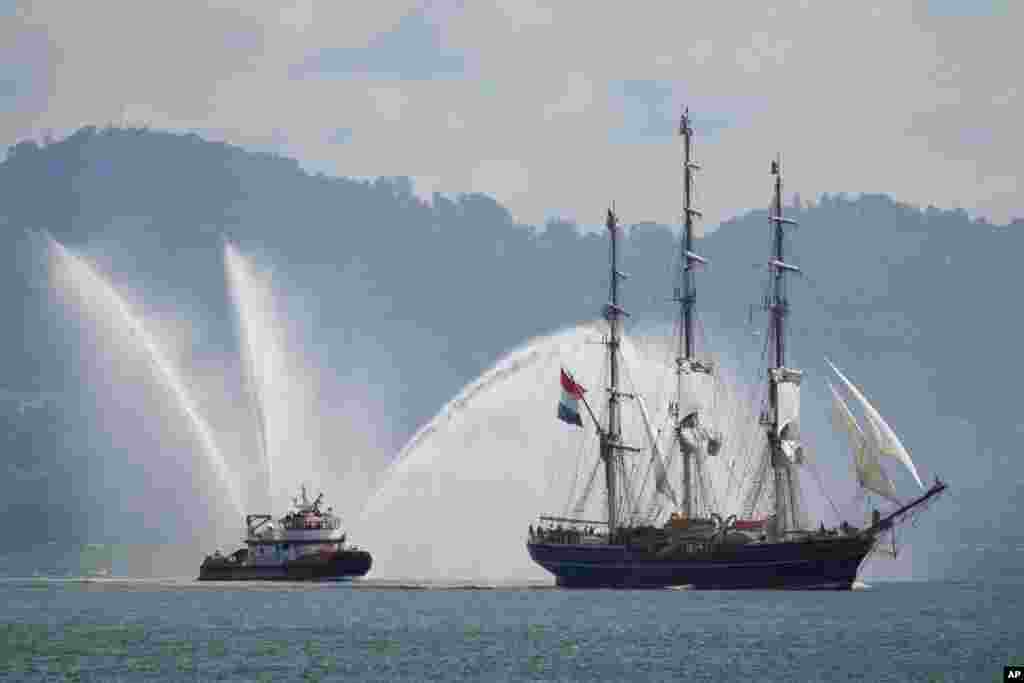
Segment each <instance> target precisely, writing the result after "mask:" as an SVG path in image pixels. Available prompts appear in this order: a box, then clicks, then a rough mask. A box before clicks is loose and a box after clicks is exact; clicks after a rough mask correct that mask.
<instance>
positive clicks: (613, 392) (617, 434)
mask: <svg viewBox="0 0 1024 683" xmlns="http://www.w3.org/2000/svg"><path fill="white" fill-rule="evenodd" d="M605 225H606V227H607V228H608V233H609V236H610V238H611V279H610V289H611V292H610V293H609V303H608V305H606V306H605V309H604V314H605V319H606V320H607V321H608V329H609V334H608V340H607V341H606V342H605V346H607V347H608V366H609V380H610V381H609V385H608V428H607V429H605V430H604V431H603V433H602V434H601V460H603V461H604V479H605V489H606V491H607V493H608V531H609V540H611V537H612V536H614V534H615V530H616V529H617V528H618V526H619V514H618V512H619V501H618V485H617V481H616V474H617V465H618V459H619V451H620V450H621V449H622V448H623V446H622V444H621V443H620V442H621V436H622V434H621V420H620V415H619V398H620V396H621V394H620V393H619V343H620V342H619V336H620V329H619V328H620V322H619V321H620V318H621V317H622V316H623V315H626V312H625V311H624V310H622V308H621V307H620V306H619V278H625V274H624V273H621V272H619V269H618V218H617V217H616V215H615V209H614V208H611V209H608V218H607V221H606V223H605Z"/></svg>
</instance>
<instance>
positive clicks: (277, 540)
mask: <svg viewBox="0 0 1024 683" xmlns="http://www.w3.org/2000/svg"><path fill="white" fill-rule="evenodd" d="M323 499H324V494H323V493H321V494H320V495H318V496H317V497H316V500H313V501H312V502H311V501H310V500H309V497H308V495H307V493H306V487H305V486H302V487H301V490H300V494H299V495H298V496H296V497H294V498H292V507H291V509H290V510H289V511H288V513H287V514H285V516H284V517H281V518H280V519H279V520H278V521H277V524H276V525H275V524H274V522H273V516H272V515H246V517H245V526H246V537H245V544H246V547H244V548H241V549H239V550H236V551H235V552H233V553H231V554H230V555H223V554H221V552H220V551H217V552H215V553H214V554H213V555H208V556H207V557H206V559H205V560H203V563H202V565H200V567H199V580H200V581H339V580H346V579H352V578H356V577H360V576H364V575H366V573H367V572H368V571H370V567H371V566H372V565H373V558H372V557H371V556H370V553H369V552H367V551H366V550H363V549H361V548H358V547H356V546H353V545H347V544H346V540H345V539H346V534H345V533H344V531H343V530H342V528H341V518H340V517H338V516H337V515H335V514H334V512H333V508H327V510H326V511H324V510H322V509H321V507H322V505H323Z"/></svg>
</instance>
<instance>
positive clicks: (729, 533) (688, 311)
mask: <svg viewBox="0 0 1024 683" xmlns="http://www.w3.org/2000/svg"><path fill="white" fill-rule="evenodd" d="M679 133H680V135H681V136H682V137H683V140H684V159H683V169H684V206H683V223H684V224H683V226H682V228H683V229H682V231H681V232H682V235H681V237H682V239H681V245H680V272H679V281H678V284H677V286H676V288H675V296H674V298H673V301H674V302H675V303H676V304H678V306H679V309H678V312H679V316H678V317H679V320H678V324H677V326H676V335H677V336H676V339H675V340H674V341H675V342H676V344H675V346H676V348H675V349H674V351H675V363H674V367H667V368H666V370H667V371H668V372H672V373H674V374H675V375H676V377H675V382H676V388H677V391H676V392H675V394H676V395H675V400H674V401H672V402H670V403H669V405H668V406H667V410H664V411H663V412H664V413H665V416H666V417H665V423H664V424H663V425H662V426H663V427H667V428H663V429H660V430H658V431H657V434H666V435H669V438H670V439H671V443H669V444H668V446H667V448H666V449H665V452H666V453H667V456H668V457H662V454H661V452H660V451H659V445H658V444H659V437H658V436H656V431H655V429H654V428H652V420H651V419H650V416H649V414H648V411H647V408H646V407H645V404H644V401H643V397H642V396H641V395H640V394H639V393H626V392H624V391H622V390H621V388H620V383H619V375H620V363H621V362H622V361H623V358H622V354H621V350H620V347H621V345H622V343H623V342H624V341H626V340H624V339H623V335H622V330H621V326H622V318H623V316H625V315H626V312H625V311H624V310H623V309H622V308H621V307H620V305H619V298H618V296H619V280H620V279H624V278H625V275H624V274H623V273H621V272H619V270H618V263H617V251H616V245H617V236H618V230H619V228H618V218H617V216H616V215H615V212H614V209H611V210H609V211H608V218H607V228H608V231H609V235H610V246H611V259H610V260H611V272H610V275H609V283H610V290H611V291H610V296H609V303H608V304H607V305H606V306H605V307H604V317H605V319H606V320H607V323H608V335H607V336H606V338H605V340H604V345H605V346H606V348H607V366H606V367H607V368H608V374H607V377H608V378H609V382H608V386H607V387H606V389H607V391H606V392H603V393H604V396H605V400H606V407H605V410H604V416H605V417H604V419H598V416H597V415H595V413H594V410H593V409H592V407H591V405H590V403H589V402H588V401H587V399H586V397H585V395H584V392H585V389H584V388H583V387H582V386H581V385H580V384H579V383H577V381H576V379H575V378H574V377H573V376H572V375H571V374H570V373H568V372H566V370H564V369H563V370H562V375H561V386H562V399H561V401H560V402H559V406H558V418H559V419H561V420H563V421H565V422H568V423H569V424H572V425H575V426H576V427H581V428H582V427H584V424H585V423H584V420H583V417H581V416H582V411H580V409H579V408H580V403H582V404H583V406H584V407H585V408H586V413H587V414H588V415H589V418H590V422H591V423H592V424H593V431H594V433H595V435H596V437H597V441H598V445H599V451H598V458H597V459H596V461H595V463H594V469H593V470H592V472H591V475H590V478H589V479H588V480H587V484H586V485H585V486H584V487H583V491H584V493H583V497H582V498H581V500H580V501H578V502H577V503H576V505H575V506H574V507H573V508H572V509H573V514H572V516H566V515H562V516H552V515H546V516H541V517H540V524H539V525H538V526H537V528H534V527H533V525H531V526H530V529H529V536H528V540H527V543H526V549H527V551H528V552H529V554H530V557H531V558H532V559H533V561H534V562H536V563H537V564H539V565H540V566H541V567H543V568H544V569H546V570H547V571H549V572H551V573H552V574H553V575H554V577H555V581H556V583H557V585H559V586H563V587H590V588H596V587H607V588H671V587H680V586H689V587H693V588H698V589H699V588H716V589H735V588H800V589H815V588H817V589H838V590H849V589H851V588H852V587H853V584H854V582H855V580H856V578H857V573H858V571H859V568H860V567H861V564H862V562H863V561H864V559H865V558H866V557H867V556H868V555H869V554H870V553H872V552H882V551H883V550H885V547H886V546H888V545H889V543H888V541H889V540H891V542H892V549H893V552H895V536H894V533H893V532H894V529H895V526H896V525H897V524H898V523H900V522H902V521H905V520H906V519H907V518H909V517H912V516H914V515H916V514H917V513H918V512H920V510H921V509H923V507H924V506H925V505H926V504H928V503H929V502H931V501H932V500H934V499H935V497H936V496H938V495H939V494H941V493H942V492H943V491H944V490H945V489H946V484H944V483H942V482H941V481H939V480H938V479H937V478H936V480H935V483H934V484H933V485H932V486H930V487H929V488H928V489H927V490H924V488H925V487H924V485H923V483H922V482H921V479H920V477H919V476H918V474H917V470H916V468H915V467H914V464H913V462H912V461H911V459H910V455H909V454H908V453H907V451H906V449H905V448H904V447H903V445H902V443H900V440H899V438H898V437H897V436H896V434H895V433H894V432H893V430H892V429H891V428H890V427H889V425H888V424H886V422H885V420H884V419H882V416H881V415H880V414H879V413H878V411H877V410H876V409H875V408H874V406H872V405H871V404H870V403H868V401H867V399H866V398H865V397H864V395H863V393H861V391H860V390H859V389H858V388H857V387H856V386H855V385H854V384H853V383H852V382H850V380H848V379H847V378H846V376H845V375H843V374H842V373H841V372H839V370H838V369H836V368H835V366H834V365H831V363H829V365H830V366H831V368H832V369H833V371H835V373H836V376H837V377H838V378H839V380H840V386H842V387H845V390H846V393H847V394H849V396H850V397H851V399H852V403H853V404H854V405H855V406H856V407H857V408H858V409H859V411H860V412H861V413H862V416H863V417H862V422H861V421H858V420H857V418H856V417H855V416H854V414H853V412H852V411H851V409H850V407H849V406H848V405H847V403H846V402H845V401H844V400H843V398H842V396H841V394H840V392H839V391H837V390H836V388H835V387H832V393H833V406H834V410H835V419H836V427H837V429H839V430H841V431H843V432H845V433H846V435H847V436H848V437H849V440H850V445H851V447H852V452H853V461H854V462H853V464H854V470H855V473H856V476H857V480H858V484H859V485H860V488H861V489H862V490H863V491H864V492H867V493H873V494H876V495H878V496H880V497H881V498H882V499H884V500H885V501H886V503H887V504H890V505H891V507H888V509H887V510H886V511H885V512H882V511H880V510H878V509H877V508H875V509H874V510H872V511H871V512H870V513H869V515H870V516H869V517H868V521H867V522H866V524H865V525H864V527H862V528H857V527H855V526H853V525H851V524H849V523H847V522H846V521H845V520H844V521H843V522H842V524H841V525H840V527H838V528H833V529H826V528H825V526H824V524H821V525H820V526H818V525H811V524H809V523H808V522H807V520H806V519H805V514H804V506H803V504H802V503H801V500H800V499H801V495H800V484H799V478H798V477H799V473H800V470H801V469H803V468H804V467H805V466H807V467H809V466H813V463H812V462H811V461H809V459H808V458H806V457H805V453H804V447H803V443H802V440H801V435H800V430H799V422H800V420H799V418H800V380H801V378H802V375H803V373H802V372H801V371H800V370H796V369H793V368H791V367H788V366H787V364H786V357H785V349H786V346H785V341H786V335H785V322H786V317H787V315H788V313H789V303H788V301H787V298H786V290H785V276H786V275H787V274H789V273H792V272H798V271H799V268H798V267H796V266H795V265H793V264H791V263H788V262H787V261H786V260H785V258H784V245H785V241H786V235H785V228H786V227H788V226H792V225H795V221H793V220H791V219H789V218H786V217H785V216H783V210H782V170H781V162H780V161H779V160H778V159H776V160H773V161H772V164H771V174H772V176H773V177H774V185H775V196H774V201H773V203H772V204H773V205H772V208H771V210H770V211H769V221H770V224H771V230H772V252H771V255H770V260H769V261H768V269H769V273H770V281H769V283H768V289H767V291H768V293H767V294H766V295H765V296H764V299H763V302H762V303H763V307H764V309H765V310H766V311H767V313H768V315H769V320H770V323H769V329H768V339H769V346H770V349H769V350H770V352H771V353H770V355H769V356H768V358H769V359H770V360H769V364H768V367H766V368H765V370H766V372H765V377H766V379H767V387H766V391H765V392H764V395H765V402H764V404H763V405H762V406H761V410H760V411H758V412H759V413H760V417H759V418H757V417H754V418H752V419H753V420H757V421H758V422H759V423H760V429H761V430H763V436H762V437H761V439H762V440H761V441H760V445H759V448H760V450H758V451H746V453H749V456H750V465H751V467H750V468H749V469H748V471H747V476H746V477H745V478H746V479H747V480H746V481H745V482H742V484H745V491H743V495H740V492H741V490H742V489H741V487H740V486H735V487H733V486H730V487H728V488H726V491H727V496H728V492H729V491H732V496H731V500H726V501H721V500H718V499H716V496H715V489H714V487H713V486H711V485H709V479H710V478H711V476H712V474H713V471H712V469H713V468H712V465H713V463H712V462H711V459H713V458H715V457H716V456H719V457H721V456H720V455H719V454H720V453H722V452H723V451H728V450H729V446H727V445H726V444H727V443H728V441H727V438H728V437H729V435H728V434H723V432H722V431H721V430H720V429H718V428H716V425H715V424H714V423H715V420H716V417H717V416H716V415H715V411H714V409H713V408H714V407H713V405H712V403H713V398H714V393H713V392H712V391H711V389H712V388H713V387H712V386H709V385H712V384H713V381H714V379H715V377H714V365H713V363H711V362H709V360H707V359H706V358H702V357H698V355H697V353H696V349H695V337H694V316H695V310H696V309H695V304H696V288H695V287H694V270H695V267H696V266H699V265H701V264H704V263H706V259H704V258H703V257H701V256H698V255H697V254H696V253H694V252H693V222H694V219H695V218H697V217H699V216H700V215H701V214H700V211H698V210H697V209H695V208H693V206H692V205H691V197H692V189H693V178H692V176H693V172H694V171H695V170H697V169H699V168H700V167H699V166H698V165H697V164H696V163H694V162H693V161H692V160H691V158H690V148H691V136H692V135H693V130H692V128H691V125H690V118H689V114H688V112H686V111H684V113H683V116H682V118H681V121H680V127H679ZM626 402H630V403H632V404H635V405H636V407H637V408H638V410H639V414H640V417H641V418H642V425H643V432H645V433H644V437H646V441H647V442H648V446H649V448H643V449H641V448H639V447H636V446H634V445H628V444H627V443H626V439H624V438H623V429H622V428H623V421H622V413H621V410H622V407H623V406H622V404H623V403H626ZM861 424H863V427H862V426H861ZM655 426H658V425H655ZM754 426H755V425H754V424H753V422H752V423H751V427H752V428H753V427H754ZM648 452H649V454H650V455H649V457H647V453H648ZM743 454H744V453H740V455H743ZM731 455H734V456H735V455H737V453H736V452H735V451H733V453H731ZM885 459H893V460H896V461H898V462H900V463H901V464H902V465H903V466H905V467H906V468H907V469H908V470H909V471H910V473H911V474H912V475H913V477H914V479H915V481H916V482H917V484H918V486H920V488H921V489H922V491H921V492H919V493H918V494H917V495H916V496H914V497H912V498H909V499H906V498H901V497H899V496H897V493H896V490H895V487H894V486H893V483H892V481H891V480H890V479H889V478H888V476H887V475H886V473H885V471H884V470H883V469H882V466H881V461H882V460H885ZM601 466H603V469H604V488H605V510H604V512H605V518H604V519H594V518H595V517H599V515H596V514H591V515H589V517H590V519H585V518H584V509H585V508H584V505H585V498H586V496H587V495H589V493H590V491H591V489H592V483H593V481H594V480H595V478H596V477H595V475H596V474H597V471H598V469H599V468H601ZM673 468H678V469H673ZM679 470H681V472H680V471H679ZM677 472H678V473H679V475H680V477H679V480H675V479H674V474H675V473H677ZM730 476H731V473H730ZM676 481H678V484H679V488H680V492H679V493H680V495H678V496H677V494H676V489H675V488H674V487H673V483H675V482H676ZM710 483H713V482H710ZM865 500H867V499H865ZM723 502H724V503H725V504H726V505H729V504H730V503H735V506H734V507H733V508H732V509H734V510H736V513H737V514H731V515H730V514H727V512H729V510H728V509H726V505H722V504H721V503H723ZM668 513H670V514H668Z"/></svg>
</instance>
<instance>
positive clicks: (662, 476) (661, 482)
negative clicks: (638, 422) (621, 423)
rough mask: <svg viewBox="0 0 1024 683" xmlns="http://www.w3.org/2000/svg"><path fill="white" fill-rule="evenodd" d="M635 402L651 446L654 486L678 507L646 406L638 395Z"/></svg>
mask: <svg viewBox="0 0 1024 683" xmlns="http://www.w3.org/2000/svg"><path fill="white" fill-rule="evenodd" d="M636 402H637V405H639V406H640V416H641V417H642V418H643V421H644V429H645V431H646V432H647V440H648V442H649V443H650V444H651V460H652V462H653V463H654V486H655V488H656V489H657V491H658V493H660V494H662V495H663V496H667V497H668V498H669V499H670V500H671V501H672V502H673V503H674V504H675V505H676V506H677V507H678V505H679V501H678V500H677V499H676V492H675V491H674V490H673V489H672V485H671V484H670V483H669V481H668V472H667V471H666V470H665V462H664V461H663V460H662V458H661V452H660V451H659V450H658V439H657V437H656V436H655V435H654V430H653V429H651V419H650V416H649V415H648V414H647V404H645V403H644V399H643V397H642V396H640V395H639V394H637V397H636Z"/></svg>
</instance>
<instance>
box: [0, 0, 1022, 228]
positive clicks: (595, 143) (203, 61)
mask: <svg viewBox="0 0 1024 683" xmlns="http://www.w3.org/2000/svg"><path fill="white" fill-rule="evenodd" d="M286 4H287V0H284V1H283V2H282V0H266V1H264V0H224V2H215V3H203V2H195V1H192V0H177V1H176V2H166V1H165V2H156V1H150V0H137V1H134V2H120V3H112V2H103V1H101V2H69V1H67V0H52V1H51V0H41V1H39V2H29V1H22V0H0V141H3V142H7V143H10V142H13V141H15V140H17V139H22V138H25V137H29V136H34V137H37V138H39V137H42V136H44V135H45V134H46V133H47V131H50V132H51V133H52V134H53V135H56V136H61V135H65V134H67V133H69V132H70V131H72V130H73V129H75V128H77V127H79V126H81V125H85V124H98V125H104V124H107V123H115V124H119V123H127V124H147V125H150V126H153V127H158V128H169V129H174V130H194V131H197V132H199V133H200V134H202V135H204V136H207V137H210V138H213V139H221V140H226V141H229V142H233V143H237V144H240V145H243V146H246V147H249V148H257V149H264V150H273V151H278V152H280V153H282V154H286V155H289V156H294V157H296V158H298V159H299V160H300V161H301V162H302V163H303V164H304V165H305V167H306V168H308V169H311V170H322V171H324V172H327V173H332V174H343V175H355V176H377V175H409V176H412V177H413V178H415V180H416V188H417V191H418V192H419V193H421V194H424V195H428V196H429V194H430V192H432V191H441V192H464V191H481V192H487V193H490V194H492V195H494V196H495V197H496V198H497V199H498V200H500V201H501V202H503V203H505V204H506V205H507V206H509V207H510V209H511V210H512V211H513V213H514V214H515V215H516V217H517V218H518V219H519V220H521V221H524V222H532V223H540V222H542V221H543V220H544V219H545V218H548V217H553V216H565V217H568V218H571V219H575V220H578V221H579V222H581V223H598V222H600V220H601V217H602V214H603V210H604V207H605V205H606V204H607V202H608V201H610V200H612V199H615V200H616V202H617V205H618V207H619V212H620V214H621V215H622V217H623V219H624V220H626V221H628V222H635V221H640V220H658V221H662V222H675V221H676V220H677V218H676V217H677V215H678V213H679V205H680V200H679V190H680V170H679V159H680V147H679V144H678V139H677V138H675V133H676V127H677V123H676V120H677V118H678V113H679V109H680V107H681V105H682V104H684V103H685V104H688V105H689V106H690V108H691V110H692V112H693V114H694V116H695V118H696V121H697V125H696V128H697V132H698V135H699V138H698V140H697V148H696V151H697V155H698V157H699V160H700V161H701V162H703V164H704V166H705V172H704V174H703V177H702V178H701V180H700V183H699V186H698V196H699V197H700V200H699V201H700V205H701V207H702V208H704V209H705V210H706V214H707V216H708V221H707V224H708V225H709V226H714V225H715V224H716V223H717V222H718V221H719V220H721V219H723V218H727V217H729V216H732V215H735V214H738V213H741V212H743V211H745V210H747V209H751V208H762V207H764V206H766V205H767V203H768V201H769V198H770V195H771V188H770V178H769V176H768V167H769V163H768V162H769V159H770V158H771V157H772V156H773V155H774V154H775V152H777V151H778V152H782V154H783V165H784V169H785V171H786V180H787V186H786V189H787V192H793V191H799V192H800V193H801V194H802V195H803V196H804V197H805V198H810V197H813V196H815V195H817V194H818V193H820V192H836V191H848V192H887V193H890V194H892V195H894V196H895V197H896V198H898V199H900V200H903V201H909V202H913V203H918V204H928V203H934V204H936V205H938V206H941V207H951V206H960V207H962V208H964V209H967V210H969V211H971V212H972V213H975V214H977V215H981V216H986V217H988V218H989V219H991V220H994V221H997V222H1005V221H1006V220H1007V219H1008V218H1010V217H1011V216H1020V215H1024V208H1022V204H1024V202H1022V198H1024V188H1022V187H1021V182H1020V171H1019V168H1020V165H1019V164H1020V158H1021V156H1022V153H1024V143H1022V140H1024V136H1022V135H1021V134H1020V125H1021V124H1020V122H1021V121H1022V120H1024V93H1021V92H1020V90H1021V88H1024V86H1022V85H1020V78H1019V63H1020V59H1019V56H1017V57H1015V56H1014V55H1017V54H1018V52H1019V50H1020V47H1019V45H1020V30H1021V26H1024V3H1022V2H1019V1H1018V0H913V1H904V0H885V1H884V2H882V1H881V0H878V1H875V2H870V1H865V2H849V0H836V1H831V0H813V1H812V0H800V1H797V0H793V1H791V2H782V3H779V4H778V5H777V6H776V7H775V8H774V9H773V8H770V7H768V4H767V3H764V2H759V1H757V0H749V1H739V0H737V1H729V0H717V1H715V2H671V3H668V2H651V3H643V2H630V3H623V2H607V3H604V2H592V1H590V2H569V1H560V2H558V3H557V4H555V3H552V5H551V6H546V5H545V4H544V3H541V2H539V1H535V0H522V1H516V0H498V1H497V2H485V1H480V2H466V3H461V2H457V1H455V0H443V1H439V2H434V3H428V4H426V5H423V4H420V3H414V2H402V1H394V2H385V1H378V2H372V3H366V2H359V3H355V2H344V1H342V0H327V1H324V2H319V1H317V0H297V1H295V2H294V3H293V4H292V6H291V7H288V8H287V9H281V7H282V5H286ZM873 5H874V6H873Z"/></svg>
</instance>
